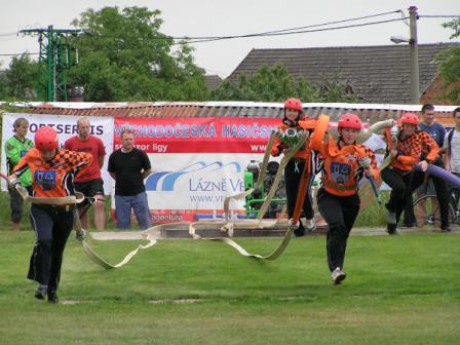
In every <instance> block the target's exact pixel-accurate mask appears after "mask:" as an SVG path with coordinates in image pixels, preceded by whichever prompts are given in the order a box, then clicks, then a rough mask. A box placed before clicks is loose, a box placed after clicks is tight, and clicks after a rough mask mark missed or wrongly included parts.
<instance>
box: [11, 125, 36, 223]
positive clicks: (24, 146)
mask: <svg viewBox="0 0 460 345" xmlns="http://www.w3.org/2000/svg"><path fill="white" fill-rule="evenodd" d="M13 128H14V133H15V134H14V135H13V136H12V137H11V138H8V140H7V141H6V143H5V151H6V161H7V165H8V174H11V172H12V170H13V168H14V167H15V166H16V165H17V164H18V163H19V161H20V160H21V158H22V157H24V156H25V154H26V153H27V151H29V150H30V149H31V148H32V147H34V143H33V141H32V140H30V139H27V138H26V135H27V131H28V129H29V121H27V120H26V119H25V118H23V117H20V118H17V119H16V120H15V121H14V124H13ZM20 182H21V185H22V186H23V187H25V188H27V189H28V190H29V193H30V192H31V191H32V176H31V174H30V171H26V172H25V173H24V174H22V175H21V178H20ZM9 192H10V208H11V223H12V226H13V229H14V230H20V228H21V218H22V212H23V206H24V203H23V200H22V197H21V195H20V194H19V193H18V192H17V191H16V189H14V188H9Z"/></svg>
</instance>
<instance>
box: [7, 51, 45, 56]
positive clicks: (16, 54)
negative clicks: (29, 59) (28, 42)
mask: <svg viewBox="0 0 460 345" xmlns="http://www.w3.org/2000/svg"><path fill="white" fill-rule="evenodd" d="M38 54H39V53H28V52H24V53H12V54H0V56H21V55H38Z"/></svg>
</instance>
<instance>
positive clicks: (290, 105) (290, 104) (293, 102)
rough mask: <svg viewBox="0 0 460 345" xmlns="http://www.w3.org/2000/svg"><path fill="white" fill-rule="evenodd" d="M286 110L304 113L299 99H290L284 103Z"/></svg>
mask: <svg viewBox="0 0 460 345" xmlns="http://www.w3.org/2000/svg"><path fill="white" fill-rule="evenodd" d="M284 109H291V110H297V111H302V102H301V101H300V99H297V98H289V99H288V100H287V101H286V102H284Z"/></svg>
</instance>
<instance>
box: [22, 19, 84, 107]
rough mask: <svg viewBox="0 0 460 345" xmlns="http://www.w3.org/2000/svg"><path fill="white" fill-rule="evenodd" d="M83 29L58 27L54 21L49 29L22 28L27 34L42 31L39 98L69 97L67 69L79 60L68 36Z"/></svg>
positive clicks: (38, 84) (38, 80)
mask: <svg viewBox="0 0 460 345" xmlns="http://www.w3.org/2000/svg"><path fill="white" fill-rule="evenodd" d="M81 32H82V31H81V30H79V29H78V30H77V29H54V28H53V26H52V25H50V26H48V28H47V29H28V30H21V33H24V34H38V43H39V45H40V48H39V49H40V50H39V58H38V76H37V99H38V100H43V101H47V102H54V101H64V102H65V101H67V98H68V94H67V80H66V71H67V70H68V69H69V68H70V67H71V66H72V65H75V64H77V63H78V56H77V55H76V53H77V51H76V49H75V48H74V47H73V46H72V45H71V43H70V42H69V40H68V38H69V37H76V36H78V35H79V34H81Z"/></svg>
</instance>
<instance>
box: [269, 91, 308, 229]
mask: <svg viewBox="0 0 460 345" xmlns="http://www.w3.org/2000/svg"><path fill="white" fill-rule="evenodd" d="M315 124H316V120H315V119H311V118H309V117H304V115H303V110H302V103H301V102H300V100H299V99H297V98H289V99H288V100H286V102H285V103H284V117H283V120H282V122H281V124H280V125H279V126H278V129H277V130H278V134H279V135H278V136H276V137H275V141H274V143H273V146H272V150H271V155H272V156H273V157H277V156H279V155H280V154H282V153H287V152H288V150H290V148H291V146H292V145H295V143H289V140H291V139H292V140H299V139H300V138H301V137H302V135H304V133H305V132H307V133H308V138H310V136H311V134H312V133H313V130H314V128H315ZM308 147H309V140H307V141H306V142H305V144H304V145H303V147H302V148H301V149H300V150H299V151H298V152H297V153H296V154H295V155H294V157H292V158H291V159H290V160H289V162H288V164H287V165H286V167H285V169H284V181H285V188H286V199H287V212H288V217H289V219H291V218H292V216H293V215H294V209H295V205H296V201H297V194H298V190H299V186H300V183H307V184H308V187H307V188H308V191H307V193H306V195H305V200H304V202H303V208H302V209H303V211H304V213H305V218H306V220H307V224H306V225H305V226H306V228H307V231H313V230H315V228H316V225H315V222H314V219H313V216H314V213H313V206H312V205H313V200H312V196H311V186H312V185H313V181H314V177H315V175H314V174H308V176H306V177H307V178H306V179H305V181H301V177H302V172H303V170H304V169H305V164H311V165H310V171H314V167H313V165H314V161H315V157H316V155H315V153H314V152H311V150H309V148H308ZM294 234H295V235H296V236H298V237H299V236H303V235H304V234H305V227H304V225H303V224H302V222H299V226H298V227H297V229H295V230H294Z"/></svg>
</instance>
